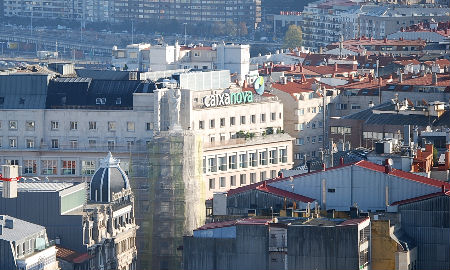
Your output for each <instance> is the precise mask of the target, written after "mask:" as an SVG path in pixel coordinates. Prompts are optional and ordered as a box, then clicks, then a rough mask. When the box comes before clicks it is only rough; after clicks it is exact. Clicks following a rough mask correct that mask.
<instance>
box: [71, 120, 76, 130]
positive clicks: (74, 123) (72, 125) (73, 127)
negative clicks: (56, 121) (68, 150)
mask: <svg viewBox="0 0 450 270" xmlns="http://www.w3.org/2000/svg"><path fill="white" fill-rule="evenodd" d="M77 129H78V122H73V121H71V122H70V130H77Z"/></svg>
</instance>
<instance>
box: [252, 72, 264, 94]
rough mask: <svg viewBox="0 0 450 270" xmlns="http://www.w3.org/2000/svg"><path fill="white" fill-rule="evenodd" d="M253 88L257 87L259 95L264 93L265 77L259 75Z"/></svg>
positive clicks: (256, 90)
mask: <svg viewBox="0 0 450 270" xmlns="http://www.w3.org/2000/svg"><path fill="white" fill-rule="evenodd" d="M253 88H255V92H256V93H257V94H258V95H260V96H261V95H262V94H264V78H263V77H261V76H259V77H258V78H256V80H255V81H254V82H253Z"/></svg>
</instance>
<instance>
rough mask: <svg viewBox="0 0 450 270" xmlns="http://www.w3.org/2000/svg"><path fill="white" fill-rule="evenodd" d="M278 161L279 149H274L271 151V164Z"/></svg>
mask: <svg viewBox="0 0 450 270" xmlns="http://www.w3.org/2000/svg"><path fill="white" fill-rule="evenodd" d="M276 163H277V150H276V149H273V150H270V151H269V164H276Z"/></svg>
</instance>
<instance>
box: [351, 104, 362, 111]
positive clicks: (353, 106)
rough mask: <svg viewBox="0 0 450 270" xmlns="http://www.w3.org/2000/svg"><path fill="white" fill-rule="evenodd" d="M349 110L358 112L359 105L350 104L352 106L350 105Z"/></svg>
mask: <svg viewBox="0 0 450 270" xmlns="http://www.w3.org/2000/svg"><path fill="white" fill-rule="evenodd" d="M351 108H352V110H359V109H361V105H358V104H352V105H351Z"/></svg>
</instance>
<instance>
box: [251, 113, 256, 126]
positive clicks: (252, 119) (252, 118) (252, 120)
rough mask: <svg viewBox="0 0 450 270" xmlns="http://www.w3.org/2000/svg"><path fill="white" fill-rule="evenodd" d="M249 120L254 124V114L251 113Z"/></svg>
mask: <svg viewBox="0 0 450 270" xmlns="http://www.w3.org/2000/svg"><path fill="white" fill-rule="evenodd" d="M250 122H251V123H252V124H256V115H254V114H252V115H251V116H250Z"/></svg>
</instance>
